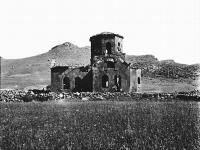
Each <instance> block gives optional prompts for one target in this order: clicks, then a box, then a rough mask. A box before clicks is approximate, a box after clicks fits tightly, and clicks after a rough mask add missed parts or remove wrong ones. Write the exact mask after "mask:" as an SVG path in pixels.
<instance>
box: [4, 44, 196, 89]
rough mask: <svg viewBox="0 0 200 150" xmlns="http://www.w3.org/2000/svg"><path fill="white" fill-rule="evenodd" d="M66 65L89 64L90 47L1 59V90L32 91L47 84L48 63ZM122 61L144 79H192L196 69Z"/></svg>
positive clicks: (152, 60) (147, 59)
mask: <svg viewBox="0 0 200 150" xmlns="http://www.w3.org/2000/svg"><path fill="white" fill-rule="evenodd" d="M52 59H55V61H56V63H59V64H66V65H76V64H82V65H87V64H89V63H90V47H89V46H88V47H82V48H80V47H78V46H76V45H74V44H72V43H69V42H66V43H63V44H61V45H57V46H55V47H53V48H52V49H51V50H49V51H48V52H46V53H43V54H40V55H37V56H33V57H28V58H22V59H2V88H19V89H22V88H34V87H44V86H46V85H49V84H50V62H51V60H52ZM126 61H127V62H129V63H132V65H133V66H134V67H136V68H141V69H142V75H143V76H145V77H164V78H180V77H181V78H195V77H196V73H197V72H198V70H200V67H199V66H200V65H197V64H196V65H185V64H178V63H175V62H174V61H173V60H165V61H159V60H158V59H157V58H156V57H155V56H153V55H142V56H134V55H127V56H126Z"/></svg>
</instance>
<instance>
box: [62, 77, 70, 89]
mask: <svg viewBox="0 0 200 150" xmlns="http://www.w3.org/2000/svg"><path fill="white" fill-rule="evenodd" d="M63 89H70V79H69V78H68V77H64V78H63Z"/></svg>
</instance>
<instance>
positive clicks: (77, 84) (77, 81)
mask: <svg viewBox="0 0 200 150" xmlns="http://www.w3.org/2000/svg"><path fill="white" fill-rule="evenodd" d="M75 90H77V91H81V78H80V77H76V78H75Z"/></svg>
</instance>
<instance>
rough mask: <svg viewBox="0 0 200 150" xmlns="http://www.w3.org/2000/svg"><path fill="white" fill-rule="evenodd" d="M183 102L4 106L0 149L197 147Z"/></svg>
mask: <svg viewBox="0 0 200 150" xmlns="http://www.w3.org/2000/svg"><path fill="white" fill-rule="evenodd" d="M198 113H199V107H198V104H197V103H185V102H104V101H102V102H45V103H40V102H38V103H35V102H31V103H0V148H1V149H9V150H11V149H74V150H77V149H113V150H115V149H120V148H121V149H184V148H185V149H199V148H200V146H199V143H198V141H199V135H200V134H199V128H198V127H199V123H200V122H199V119H198V117H199V116H198Z"/></svg>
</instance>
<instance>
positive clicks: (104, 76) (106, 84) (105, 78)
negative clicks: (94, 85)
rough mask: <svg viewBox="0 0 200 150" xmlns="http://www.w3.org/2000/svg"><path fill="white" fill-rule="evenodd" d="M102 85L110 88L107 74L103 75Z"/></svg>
mask: <svg viewBox="0 0 200 150" xmlns="http://www.w3.org/2000/svg"><path fill="white" fill-rule="evenodd" d="M102 87H103V88H108V76H107V75H103V76H102Z"/></svg>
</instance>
